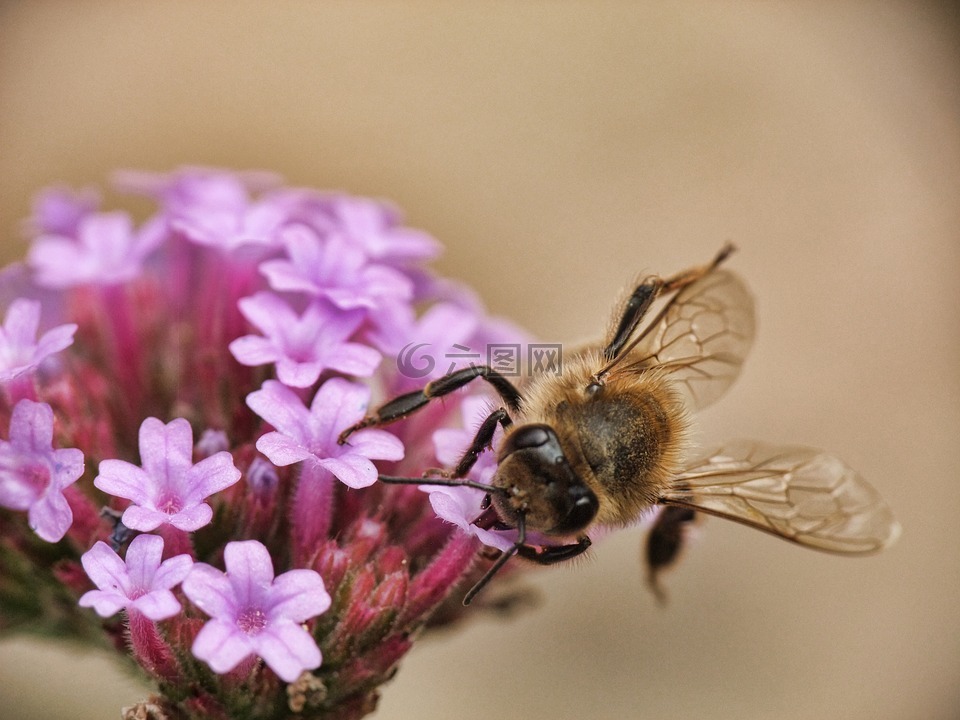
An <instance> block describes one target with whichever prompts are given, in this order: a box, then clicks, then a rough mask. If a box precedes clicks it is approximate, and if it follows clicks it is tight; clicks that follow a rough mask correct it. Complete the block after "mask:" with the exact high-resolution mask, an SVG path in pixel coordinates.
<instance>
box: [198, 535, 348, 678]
mask: <svg viewBox="0 0 960 720" xmlns="http://www.w3.org/2000/svg"><path fill="white" fill-rule="evenodd" d="M223 560H224V564H225V565H226V568H227V571H226V572H225V573H223V572H220V571H219V570H217V569H216V568H214V567H211V566H210V565H206V564H204V563H197V564H196V565H194V566H193V570H191V571H190V574H189V575H188V576H187V579H186V580H184V582H183V592H184V593H185V594H186V596H187V597H188V598H190V601H191V602H192V603H193V604H194V605H196V606H197V607H198V608H200V609H201V610H203V612H205V613H206V614H207V615H209V616H210V617H211V618H212V619H211V620H209V621H208V622H207V624H206V625H204V626H203V628H202V629H201V630H200V633H199V634H198V635H197V638H196V640H195V641H194V643H193V654H194V655H195V656H196V657H197V658H199V659H200V660H203V661H205V662H206V663H207V664H208V665H210V667H211V668H212V669H213V670H214V672H217V673H225V672H229V671H230V670H232V669H233V668H235V667H236V666H237V665H238V664H239V663H240V662H241V661H243V660H244V659H246V658H247V657H249V656H250V655H254V654H255V655H259V656H260V657H261V658H263V660H264V662H266V664H267V665H268V666H269V667H270V668H271V669H272V670H273V671H274V672H275V673H276V674H277V675H278V676H279V677H280V678H281V679H282V680H284V681H286V682H288V683H289V682H293V681H294V680H296V679H297V678H298V677H299V676H300V674H301V673H302V672H303V671H304V670H313V669H314V668H317V667H319V666H320V661H321V659H322V658H321V656H320V648H318V647H317V643H316V641H315V640H314V639H313V637H312V636H311V635H310V633H309V632H307V631H306V630H305V629H304V628H303V627H302V626H301V623H304V622H306V621H307V620H309V619H310V618H312V617H315V616H317V615H319V614H321V613H323V612H325V611H326V610H327V608H329V607H330V596H329V595H328V594H327V591H326V590H325V589H324V587H323V579H322V578H321V577H320V575H319V574H318V573H317V572H315V571H313V570H303V569H301V570H290V571H288V572H285V573H283V574H281V575H278V576H277V577H274V574H273V562H272V561H271V560H270V554H269V553H268V552H267V549H266V548H265V547H264V546H263V545H262V544H261V543H259V542H257V541H256V540H247V541H244V542H230V543H227V545H226V547H225V548H224V551H223Z"/></svg>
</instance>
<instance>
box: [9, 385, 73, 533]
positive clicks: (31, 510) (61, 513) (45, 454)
mask: <svg viewBox="0 0 960 720" xmlns="http://www.w3.org/2000/svg"><path fill="white" fill-rule="evenodd" d="M81 475H83V453H82V452H81V451H80V450H76V449H72V448H70V449H61V450H54V449H53V410H51V409H50V406H49V405H46V404H44V403H37V402H33V401H32V400H21V401H20V402H18V403H17V405H16V407H15V408H14V409H13V415H12V416H11V418H10V440H9V442H7V441H4V440H0V505H2V506H3V507H7V508H11V509H13V510H26V511H27V513H28V515H27V519H28V521H29V523H30V527H31V528H32V529H33V531H34V532H35V533H37V535H39V536H40V537H41V538H43V539H44V540H46V541H47V542H58V541H59V540H61V539H62V538H63V536H64V535H66V533H67V530H69V529H70V525H71V524H72V523H73V511H72V510H71V509H70V505H69V504H68V503H67V499H66V498H65V497H64V496H63V491H64V489H65V488H67V487H68V486H70V485H72V484H73V483H74V482H76V481H77V479H78V478H79V477H80V476H81Z"/></svg>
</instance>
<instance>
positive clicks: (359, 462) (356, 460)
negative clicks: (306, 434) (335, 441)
mask: <svg viewBox="0 0 960 720" xmlns="http://www.w3.org/2000/svg"><path fill="white" fill-rule="evenodd" d="M317 462H318V463H319V464H320V465H322V466H323V467H325V468H326V469H327V470H329V471H330V472H332V473H333V474H334V475H336V476H337V479H338V480H340V482H342V483H343V484H344V485H346V486H347V487H352V488H354V489H355V490H357V489H359V488H365V487H370V486H371V485H373V484H374V483H375V482H376V481H377V468H376V466H374V464H373V463H372V462H370V461H369V460H367V459H366V458H365V457H363V456H361V455H344V456H343V457H339V458H323V459H322V460H318V461H317Z"/></svg>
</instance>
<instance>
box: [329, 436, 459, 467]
mask: <svg viewBox="0 0 960 720" xmlns="http://www.w3.org/2000/svg"><path fill="white" fill-rule="evenodd" d="M347 444H348V446H349V448H350V454H356V455H363V456H364V457H367V458H370V459H371V460H402V459H403V443H402V442H401V441H400V438H398V437H396V436H395V435H393V434H391V433H389V432H387V431H386V430H373V429H367V430H360V431H359V432H356V433H354V434H353V435H351V436H350V439H349V440H348V441H347ZM458 459H459V458H458Z"/></svg>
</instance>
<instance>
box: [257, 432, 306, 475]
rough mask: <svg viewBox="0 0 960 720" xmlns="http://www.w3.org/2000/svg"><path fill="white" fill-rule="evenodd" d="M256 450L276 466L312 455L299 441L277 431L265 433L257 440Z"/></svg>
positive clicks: (289, 463)
mask: <svg viewBox="0 0 960 720" xmlns="http://www.w3.org/2000/svg"><path fill="white" fill-rule="evenodd" d="M257 450H259V451H260V452H262V453H263V454H264V455H266V456H267V458H269V460H270V462H272V463H273V464H274V465H276V466H278V467H283V466H284V465H293V463H295V462H300V461H301V460H306V459H307V458H308V457H312V453H311V452H310V451H309V450H307V448H305V447H304V446H303V445H301V444H300V443H299V442H297V441H296V440H293V439H292V438H290V437H288V436H286V435H284V434H282V433H278V432H271V433H267V434H266V435H264V436H262V437H261V438H260V439H259V440H257Z"/></svg>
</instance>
